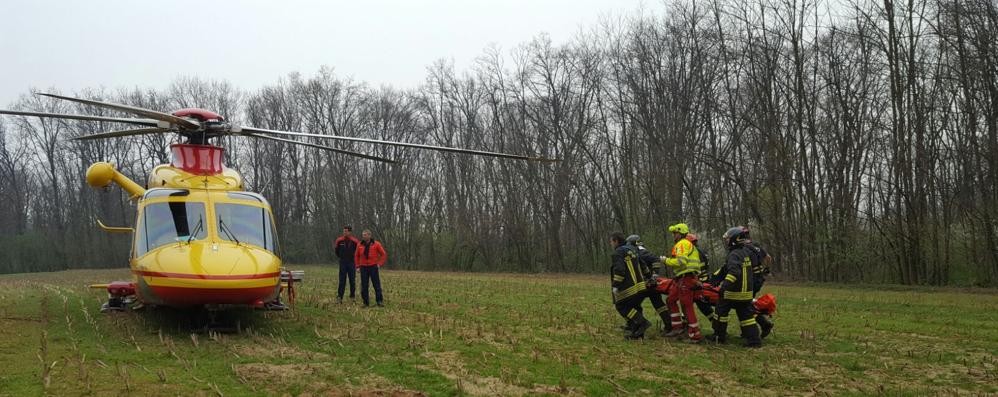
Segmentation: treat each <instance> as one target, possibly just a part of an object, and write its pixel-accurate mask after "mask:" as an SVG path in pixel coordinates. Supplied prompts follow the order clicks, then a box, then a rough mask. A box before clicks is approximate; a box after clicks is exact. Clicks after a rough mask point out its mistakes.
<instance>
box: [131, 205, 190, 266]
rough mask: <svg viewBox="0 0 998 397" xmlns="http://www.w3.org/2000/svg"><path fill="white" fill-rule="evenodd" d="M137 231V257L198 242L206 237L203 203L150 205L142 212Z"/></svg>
mask: <svg viewBox="0 0 998 397" xmlns="http://www.w3.org/2000/svg"><path fill="white" fill-rule="evenodd" d="M140 222H141V224H140V225H139V227H138V230H137V231H136V236H135V239H136V247H135V248H136V256H139V255H142V254H145V253H146V252H149V251H150V250H153V249H156V248H158V247H161V246H163V245H166V244H170V243H177V242H188V241H192V240H201V239H203V238H204V236H205V212H204V203H198V202H170V203H153V204H149V205H146V206H145V208H143V209H142V219H141V220H140Z"/></svg>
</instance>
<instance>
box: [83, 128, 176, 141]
mask: <svg viewBox="0 0 998 397" xmlns="http://www.w3.org/2000/svg"><path fill="white" fill-rule="evenodd" d="M171 131H173V130H172V129H169V128H158V127H152V128H136V129H134V130H121V131H109V132H100V133H97V134H90V135H83V136H78V137H75V138H70V139H71V140H74V141H87V140H92V139H105V138H117V137H122V136H134V135H148V134H159V133H163V132H171Z"/></svg>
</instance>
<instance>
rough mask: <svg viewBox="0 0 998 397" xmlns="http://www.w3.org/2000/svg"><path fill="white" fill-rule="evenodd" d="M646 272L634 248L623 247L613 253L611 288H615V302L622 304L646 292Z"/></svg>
mask: <svg viewBox="0 0 998 397" xmlns="http://www.w3.org/2000/svg"><path fill="white" fill-rule="evenodd" d="M643 273H644V272H643V271H642V268H641V262H640V261H639V260H638V254H637V252H635V250H634V248H633V247H631V246H628V245H621V246H619V247H617V249H615V250H614V251H613V256H611V263H610V286H611V287H613V301H614V302H620V301H622V300H624V299H628V298H630V297H632V296H634V295H637V294H638V293H639V292H641V291H644V290H645V289H646V288H647V286H645V277H644V274H643Z"/></svg>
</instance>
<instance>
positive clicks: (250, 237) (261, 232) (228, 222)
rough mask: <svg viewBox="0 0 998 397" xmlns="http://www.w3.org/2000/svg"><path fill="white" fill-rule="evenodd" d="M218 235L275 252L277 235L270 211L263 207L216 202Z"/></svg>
mask: <svg viewBox="0 0 998 397" xmlns="http://www.w3.org/2000/svg"><path fill="white" fill-rule="evenodd" d="M215 215H216V217H217V218H218V219H216V221H217V222H218V223H217V225H215V226H216V227H217V229H218V237H219V238H221V239H223V240H228V241H232V242H236V243H240V244H252V245H255V246H258V247H262V248H264V249H266V250H268V251H271V252H275V249H276V248H277V236H276V235H275V234H274V224H273V222H271V220H270V213H268V212H267V210H266V209H265V208H264V207H256V206H252V205H244V204H229V203H216V204H215Z"/></svg>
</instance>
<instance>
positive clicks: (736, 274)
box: [720, 247, 755, 301]
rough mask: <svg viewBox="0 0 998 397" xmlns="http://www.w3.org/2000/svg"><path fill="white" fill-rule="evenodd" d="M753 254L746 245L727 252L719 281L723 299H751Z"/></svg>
mask: <svg viewBox="0 0 998 397" xmlns="http://www.w3.org/2000/svg"><path fill="white" fill-rule="evenodd" d="M754 262H755V256H754V255H753V254H752V252H751V251H750V250H749V249H748V248H746V247H738V248H735V249H733V250H731V252H730V253H728V259H727V260H726V261H725V262H724V267H723V268H721V271H720V273H721V274H723V275H724V281H723V282H722V283H721V284H722V285H723V288H722V289H723V290H724V299H727V300H732V301H748V300H752V285H753V283H752V276H753V274H752V266H753V264H754Z"/></svg>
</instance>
